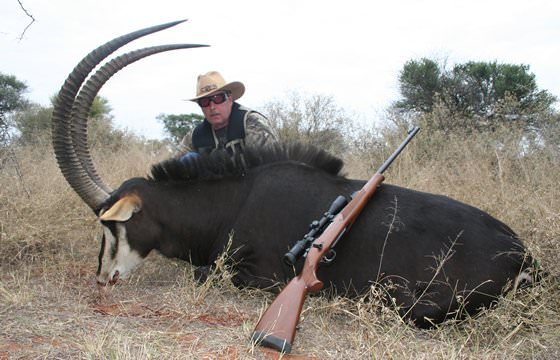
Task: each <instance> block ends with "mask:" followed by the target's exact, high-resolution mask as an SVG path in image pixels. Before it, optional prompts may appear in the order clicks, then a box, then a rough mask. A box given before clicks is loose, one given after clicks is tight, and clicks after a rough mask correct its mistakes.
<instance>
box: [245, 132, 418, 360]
mask: <svg viewBox="0 0 560 360" xmlns="http://www.w3.org/2000/svg"><path fill="white" fill-rule="evenodd" d="M419 130H420V128H418V127H416V128H414V129H412V130H411V131H410V132H409V134H408V136H407V138H406V139H405V140H404V141H403V142H402V144H401V145H400V146H399V147H398V149H397V150H395V152H394V153H393V154H392V155H391V156H390V157H389V158H388V159H387V160H386V161H385V162H384V163H383V165H381V167H380V168H379V169H378V170H377V172H376V173H375V174H374V175H373V177H372V178H371V179H370V180H368V182H367V183H366V184H365V185H364V187H363V188H362V189H360V190H359V191H358V192H355V193H354V194H352V197H351V200H350V201H349V202H348V201H346V198H345V197H344V196H339V197H338V198H337V199H336V200H335V201H334V202H333V203H332V204H331V206H330V208H329V210H327V212H325V214H324V215H323V217H322V218H321V219H320V220H318V221H314V222H313V223H312V224H311V230H310V231H309V233H307V234H306V235H305V236H304V237H303V239H302V240H300V241H298V242H297V243H296V244H295V245H294V247H292V249H290V251H289V252H287V253H286V254H285V255H284V262H286V263H287V264H290V265H293V264H295V262H296V261H297V259H298V258H299V257H301V256H302V255H303V256H305V262H304V264H303V268H302V270H301V272H300V274H299V275H297V276H296V277H294V278H293V279H292V280H291V281H290V282H289V283H288V285H286V287H285V288H284V289H283V290H282V291H281V292H280V294H278V296H277V297H276V299H275V300H274V301H273V302H272V304H270V306H269V307H268V309H267V310H266V311H265V312H264V314H263V315H262V316H261V318H260V320H259V322H258V323H257V326H256V327H255V331H254V332H253V336H252V338H251V341H253V342H254V343H256V344H258V345H262V346H266V347H270V348H272V349H275V350H278V351H280V352H283V353H289V352H290V351H291V350H292V343H293V341H294V337H295V334H296V326H297V324H298V322H299V317H300V314H301V310H302V308H303V303H304V301H305V297H306V295H307V293H308V292H310V293H316V292H318V291H319V290H321V289H322V288H323V282H322V281H321V280H319V279H318V278H317V274H316V272H317V268H318V266H319V263H320V262H322V261H323V262H325V261H326V262H330V261H332V260H333V259H334V255H335V253H333V250H332V248H333V247H334V245H336V243H337V242H338V240H340V238H341V237H342V235H344V233H345V232H346V231H347V230H348V229H349V228H350V226H352V224H353V223H354V221H355V220H356V219H357V218H358V216H359V215H360V213H361V211H362V209H363V208H364V206H365V205H366V204H367V202H368V200H369V199H370V198H371V197H372V196H373V194H374V193H375V191H376V190H377V188H378V187H379V185H381V183H382V182H383V180H385V177H384V176H383V173H384V172H385V170H387V168H389V166H390V165H391V163H392V162H393V160H395V159H396V158H397V156H399V154H400V153H401V151H402V150H403V149H404V148H405V147H406V145H408V143H409V142H410V140H412V138H413V137H414V136H415V135H416V133H418V131H419Z"/></svg>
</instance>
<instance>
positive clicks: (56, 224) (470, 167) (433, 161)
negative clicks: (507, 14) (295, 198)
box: [0, 130, 560, 359]
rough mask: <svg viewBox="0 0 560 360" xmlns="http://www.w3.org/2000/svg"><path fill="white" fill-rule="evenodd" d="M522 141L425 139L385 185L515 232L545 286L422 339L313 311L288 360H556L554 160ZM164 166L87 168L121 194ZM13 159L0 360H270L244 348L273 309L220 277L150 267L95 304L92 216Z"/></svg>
mask: <svg viewBox="0 0 560 360" xmlns="http://www.w3.org/2000/svg"><path fill="white" fill-rule="evenodd" d="M402 138H404V134H400V133H397V132H394V131H388V130H387V131H386V132H385V133H384V136H383V137H382V138H381V139H382V141H381V140H379V138H378V139H377V140H376V141H372V142H368V141H365V139H364V141H363V142H362V144H363V145H362V146H360V147H356V148H355V149H354V150H353V151H352V152H351V153H349V154H348V156H347V158H346V171H347V173H348V175H349V176H351V177H356V178H368V177H369V176H371V175H372V173H373V171H375V169H376V168H377V166H379V165H380V164H381V163H382V162H383V160H384V159H385V157H386V156H387V155H389V153H390V152H391V151H392V149H394V148H395V147H396V146H397V145H398V143H400V141H401V140H402ZM519 139H520V134H519V133H516V132H514V131H510V130H497V131H496V132H494V133H492V134H478V135H472V134H471V135H449V134H443V133H428V132H421V133H420V134H419V135H418V136H417V138H416V139H415V140H414V141H413V142H412V143H411V144H410V145H409V147H408V148H407V149H406V150H405V152H404V153H403V154H402V155H401V156H400V157H399V159H398V160H397V161H396V162H395V163H394V165H393V166H392V167H391V168H390V170H389V171H387V173H386V177H387V180H386V182H388V183H393V184H398V185H402V186H406V187H410V188H413V189H417V190H421V191H428V192H433V193H438V194H445V195H448V196H450V197H453V198H456V199H458V200H461V201H464V202H467V203H469V204H472V205H474V206H477V207H479V208H481V209H483V210H485V211H487V212H489V213H490V214H492V215H494V216H495V217H497V218H499V219H501V220H502V221H504V222H505V223H507V224H509V225H511V227H512V228H513V229H514V230H515V231H516V232H517V233H518V234H519V235H520V237H521V238H522V239H523V240H524V242H525V243H526V244H527V246H528V247H529V249H530V251H531V252H532V253H533V255H534V256H535V257H536V258H537V259H538V260H539V261H540V262H541V264H542V266H543V267H544V268H545V269H546V270H547V271H548V272H549V276H548V277H547V278H546V279H545V280H544V281H543V282H542V283H541V284H539V285H537V286H535V287H532V288H529V289H526V290H523V291H521V292H518V293H517V294H509V295H507V296H506V297H505V298H504V299H502V301H501V302H500V303H499V304H498V306H496V307H495V308H494V309H491V310H488V311H485V312H484V313H483V314H482V315H481V316H478V317H477V318H476V319H468V320H466V321H465V322H462V323H453V322H451V323H447V324H444V325H442V326H440V327H438V328H437V329H434V330H430V331H424V330H418V329H415V328H412V327H410V326H408V325H406V324H405V323H403V321H402V320H401V319H400V318H399V317H398V315H397V314H396V312H395V311H393V309H392V308H390V307H388V306H386V305H384V304H383V303H381V302H380V301H376V300H373V301H364V300H363V299H358V300H348V299H342V298H337V299H332V300H326V299H323V298H320V297H313V298H309V299H308V300H307V301H306V303H305V306H304V310H303V316H302V320H301V323H300V327H299V329H298V333H297V335H296V342H295V344H294V353H295V358H298V357H299V358H302V359H303V358H306V359H308V358H318V359H330V358H356V359H362V358H390V359H401V358H414V359H465V358H477V359H505V358H507V359H510V358H541V359H552V358H558V357H560V300H559V299H560V284H559V282H558V276H559V272H560V266H559V265H558V264H559V260H560V255H559V253H560V241H559V235H560V196H559V195H560V194H559V190H558V181H559V180H560V166H559V165H560V164H559V161H558V159H559V157H558V154H556V153H554V152H553V151H551V150H549V149H538V148H533V149H530V151H527V149H524V152H522V151H520V147H519ZM167 155H168V153H166V152H165V151H163V150H158V149H150V150H147V149H146V148H144V147H141V146H136V145H134V144H131V145H130V146H123V147H121V148H119V149H118V151H111V152H104V151H103V149H97V151H96V152H95V154H94V159H95V161H96V165H97V166H98V168H99V171H100V173H101V175H102V177H103V178H104V179H106V180H107V182H108V183H109V184H110V185H111V186H113V187H115V186H117V185H118V183H119V182H120V181H122V180H124V179H125V178H128V177H132V176H142V175H144V174H145V173H146V172H147V171H148V169H149V165H150V164H152V163H154V162H156V161H158V160H159V159H162V158H163V157H165V156H167ZM17 156H18V160H19V165H20V167H21V169H20V170H21V173H22V174H23V178H22V179H20V178H19V177H18V175H17V173H16V171H15V169H14V168H13V167H12V166H10V164H7V165H6V166H5V167H4V168H2V169H1V170H0V249H1V250H0V324H1V326H0V359H2V358H84V359H97V358H114V359H138V358H146V359H149V358H166V359H167V358H169V359H175V358H177V359H179V358H188V359H190V358H192V359H203V358H207V359H217V358H233V359H237V358H239V359H245V358H248V359H251V358H266V359H269V358H276V357H277V356H276V355H274V354H273V353H270V352H268V351H266V350H265V349H261V348H259V347H255V346H253V345H252V344H250V343H249V340H248V339H249V338H250V335H251V333H252V330H253V326H254V325H255V323H256V321H257V320H258V317H259V315H260V314H261V312H262V311H264V309H265V308H266V306H267V304H268V303H269V302H270V301H271V300H272V299H273V297H274V295H272V294H269V293H266V292H263V291H257V290H243V291H241V290H237V289H235V288H234V287H233V286H232V285H231V284H230V283H229V281H228V279H229V276H228V274H227V269H222V271H221V272H219V273H217V274H213V276H211V278H210V280H209V282H207V283H206V284H204V285H203V286H200V285H197V284H195V283H194V281H193V269H192V268H191V267H190V265H188V264H187V263H184V262H182V261H175V260H170V259H164V258H162V257H161V256H159V255H158V254H152V255H150V256H149V257H148V259H147V260H146V262H145V264H144V266H143V267H142V268H141V269H139V271H138V272H136V273H135V275H133V276H132V278H131V279H129V280H127V281H126V282H121V283H119V284H118V285H117V286H116V287H114V288H113V289H112V290H110V291H107V292H99V291H98V289H97V288H96V286H95V281H94V274H95V271H96V267H97V258H96V257H97V251H98V247H99V227H98V224H97V223H96V219H95V217H94V215H93V213H92V212H91V211H90V209H89V208H87V206H86V205H85V204H83V203H82V202H81V200H80V199H79V198H78V197H77V195H75V194H74V192H73V191H72V190H71V189H70V188H69V186H68V185H67V183H66V182H65V180H64V179H63V177H62V175H61V174H60V171H59V170H58V168H57V165H56V163H55V160H54V155H53V154H52V151H51V150H50V148H49V147H36V148H21V149H19V150H18V152H17ZM28 192H29V196H28V194H27V193H28ZM376 291H378V290H377V289H375V288H374V289H372V294H371V295H372V296H371V297H372V298H373V299H376V298H379V296H378V295H379V294H376ZM286 358H289V357H286Z"/></svg>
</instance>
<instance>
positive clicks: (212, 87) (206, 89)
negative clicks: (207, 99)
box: [199, 84, 218, 94]
mask: <svg viewBox="0 0 560 360" xmlns="http://www.w3.org/2000/svg"><path fill="white" fill-rule="evenodd" d="M217 88H218V86H217V85H216V84H210V85H206V86H203V87H201V88H200V92H199V94H201V93H207V92H210V91H212V90H216V89H217Z"/></svg>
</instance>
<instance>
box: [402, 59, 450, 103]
mask: <svg viewBox="0 0 560 360" xmlns="http://www.w3.org/2000/svg"><path fill="white" fill-rule="evenodd" d="M399 90H400V92H401V95H402V97H403V100H401V101H399V102H398V103H397V104H396V107H398V108H402V109H405V110H414V111H420V112H430V111H431V110H432V108H433V106H434V100H435V99H434V97H435V94H439V93H441V91H442V73H441V69H440V66H439V65H438V64H437V63H436V62H435V61H433V60H430V59H426V58H423V59H420V60H409V61H407V62H406V64H405V65H404V67H403V69H402V70H401V73H400V76H399Z"/></svg>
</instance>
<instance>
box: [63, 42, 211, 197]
mask: <svg viewBox="0 0 560 360" xmlns="http://www.w3.org/2000/svg"><path fill="white" fill-rule="evenodd" d="M204 46H207V45H200V44H171V45H160V46H153V47H148V48H143V49H139V50H135V51H131V52H128V53H126V54H123V55H120V56H118V57H116V58H114V59H112V60H111V61H109V62H107V63H106V64H104V65H103V66H102V67H101V68H100V69H99V70H97V71H96V72H95V73H94V74H93V75H92V76H91V77H90V78H89V79H88V81H87V82H86V84H85V85H84V86H83V87H82V89H81V90H80V93H79V94H78V96H77V98H76V101H75V102H74V106H73V108H72V123H71V136H72V143H73V144H74V151H75V153H76V156H77V157H78V159H79V160H80V162H81V164H82V167H83V168H84V170H85V171H86V173H87V174H88V176H89V177H90V178H91V179H92V180H93V182H94V183H95V184H96V185H97V186H98V187H99V188H101V189H103V190H104V191H105V192H107V193H110V192H111V191H112V190H111V189H110V188H109V187H108V186H107V185H106V184H105V183H104V182H103V180H102V179H101V178H100V177H99V175H98V174H97V171H96V170H95V166H94V165H93V160H92V158H91V154H90V151H89V146H88V139H87V119H88V115H89V112H90V108H91V105H92V103H93V100H94V98H95V96H96V95H97V93H98V92H99V90H100V89H101V87H103V85H104V84H105V83H106V82H107V80H109V79H110V78H111V77H112V76H113V75H115V74H116V73H117V72H118V71H120V70H121V69H123V68H124V67H125V66H127V65H130V64H132V63H133V62H135V61H138V60H140V59H142V58H145V57H147V56H150V55H154V54H157V53H160V52H164V51H170V50H178V49H190V48H195V47H204Z"/></svg>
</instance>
